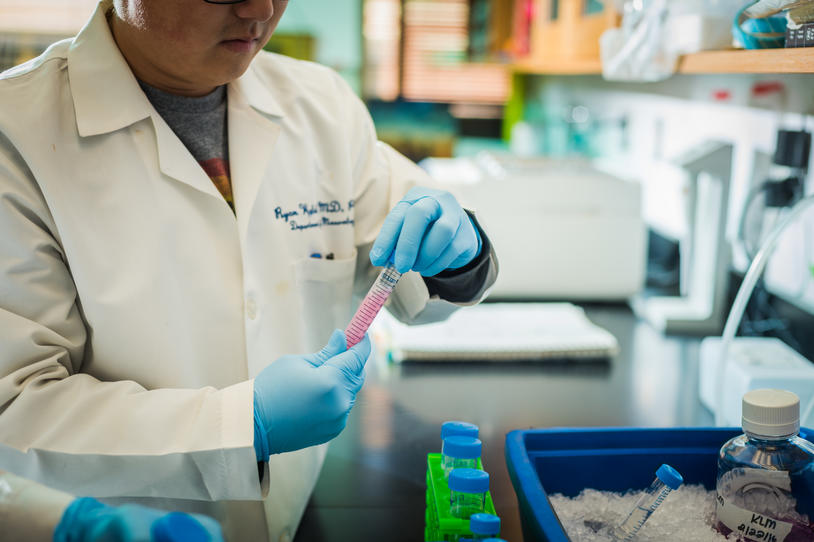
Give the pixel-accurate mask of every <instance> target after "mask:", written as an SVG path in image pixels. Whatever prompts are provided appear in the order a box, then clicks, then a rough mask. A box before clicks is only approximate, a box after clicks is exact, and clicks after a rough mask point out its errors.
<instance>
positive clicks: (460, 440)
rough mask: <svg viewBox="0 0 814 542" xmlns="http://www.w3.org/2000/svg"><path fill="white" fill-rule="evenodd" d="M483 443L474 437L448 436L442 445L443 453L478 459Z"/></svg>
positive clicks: (450, 455)
mask: <svg viewBox="0 0 814 542" xmlns="http://www.w3.org/2000/svg"><path fill="white" fill-rule="evenodd" d="M482 447H483V445H482V444H481V441H480V440H479V439H476V438H473V437H447V438H445V439H444V443H443V445H442V446H441V453H443V454H444V455H446V456H449V457H454V458H455V459H477V458H479V457H480V453H481V449H482Z"/></svg>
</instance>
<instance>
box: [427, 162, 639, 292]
mask: <svg viewBox="0 0 814 542" xmlns="http://www.w3.org/2000/svg"><path fill="white" fill-rule="evenodd" d="M422 165H423V166H424V167H425V168H426V169H427V171H428V172H429V173H430V175H431V176H432V177H433V179H434V180H436V181H438V182H439V183H440V184H441V185H442V186H443V187H444V188H446V189H448V190H451V191H453V192H456V193H457V194H459V195H460V199H461V201H462V202H464V204H466V205H469V206H470V207H471V208H473V209H475V210H476V212H477V214H478V217H479V220H481V221H482V223H483V224H484V227H486V228H487V230H488V231H489V237H490V238H491V239H492V241H493V242H494V243H495V246H496V247H500V251H499V258H500V274H499V276H498V280H497V283H495V285H494V287H493V288H492V293H491V296H492V297H493V298H500V299H521V300H522V299H572V300H594V301H596V300H605V301H607V300H625V299H627V298H629V297H630V296H632V295H634V294H636V293H637V292H639V291H640V290H641V288H642V286H643V284H644V268H645V248H646V247H645V238H646V236H645V226H644V222H643V219H642V214H641V187H640V185H639V184H638V183H635V182H629V181H625V180H622V179H620V178H617V177H615V176H612V175H609V174H607V173H603V172H601V171H599V170H597V169H596V168H594V167H592V166H591V165H590V164H589V163H588V162H585V161H580V160H576V159H572V160H557V159H546V158H522V157H515V156H511V155H505V154H504V155H500V154H488V153H483V154H480V155H478V156H477V157H475V158H456V159H452V160H443V159H436V158H433V159H427V160H425V161H424V162H422Z"/></svg>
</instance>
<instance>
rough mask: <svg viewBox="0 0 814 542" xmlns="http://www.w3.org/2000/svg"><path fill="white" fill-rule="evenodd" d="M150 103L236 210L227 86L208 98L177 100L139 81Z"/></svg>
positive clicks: (173, 96) (183, 97) (180, 98)
mask: <svg viewBox="0 0 814 542" xmlns="http://www.w3.org/2000/svg"><path fill="white" fill-rule="evenodd" d="M139 84H140V85H141V88H142V89H143V90H144V94H146V95H147V99H148V100H150V103H152V104H153V107H155V110H156V111H158V114H159V115H161V117H162V118H163V119H164V120H165V121H166V123H167V124H168V125H169V127H170V128H172V131H173V132H175V135H177V136H178V139H180V140H181V142H182V143H183V144H184V145H185V146H186V148H187V149H189V152H190V153H192V156H194V157H195V160H197V161H198V163H199V164H201V167H202V168H203V170H204V171H205V172H206V174H207V175H209V178H210V179H212V182H213V183H215V186H216V187H217V189H218V191H219V192H220V193H221V194H222V195H223V198H224V199H225V200H226V203H228V204H229V206H230V207H232V209H233V210H234V202H233V199H232V181H231V177H230V176H229V139H228V137H227V134H226V86H225V85H221V86H219V87H218V88H216V89H215V90H213V91H212V92H210V93H209V94H207V95H206V96H198V97H190V96H177V95H175V94H170V93H168V92H164V91H163V90H158V89H157V88H155V87H151V86H150V85H148V84H146V83H144V82H141V81H139Z"/></svg>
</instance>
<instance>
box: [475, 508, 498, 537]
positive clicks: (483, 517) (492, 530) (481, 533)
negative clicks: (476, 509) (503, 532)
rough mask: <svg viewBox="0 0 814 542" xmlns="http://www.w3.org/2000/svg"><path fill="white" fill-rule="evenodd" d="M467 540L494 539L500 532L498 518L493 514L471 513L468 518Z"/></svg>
mask: <svg viewBox="0 0 814 542" xmlns="http://www.w3.org/2000/svg"><path fill="white" fill-rule="evenodd" d="M469 530H470V531H472V535H471V536H469V537H468V539H469V540H486V539H488V540H494V538H493V537H496V536H497V535H499V534H500V518H499V517H497V516H496V515H494V514H485V513H479V514H472V516H471V517H470V518H469Z"/></svg>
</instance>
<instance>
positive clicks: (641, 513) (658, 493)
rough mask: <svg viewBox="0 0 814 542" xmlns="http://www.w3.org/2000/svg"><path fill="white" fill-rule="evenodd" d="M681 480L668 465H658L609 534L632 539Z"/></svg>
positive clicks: (620, 538)
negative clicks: (624, 517)
mask: <svg viewBox="0 0 814 542" xmlns="http://www.w3.org/2000/svg"><path fill="white" fill-rule="evenodd" d="M683 482H684V478H682V477H681V475H680V474H679V473H678V471H677V470H675V469H674V468H673V467H671V466H670V465H662V466H661V467H659V468H658V470H657V471H656V479H655V480H653V483H652V484H650V487H648V488H647V489H646V490H645V491H644V493H643V494H642V496H641V497H639V500H638V501H637V502H636V506H635V507H633V510H632V511H631V512H630V514H629V515H628V517H627V518H626V519H625V520H624V521H623V522H622V523H620V524H619V525H618V526H617V527H615V528H614V529H612V530H611V536H613V537H614V538H615V539H616V540H631V539H633V537H634V536H636V533H638V532H639V529H641V528H642V525H644V523H645V522H646V521H647V520H648V518H650V516H651V515H653V512H655V511H656V508H658V507H659V506H660V505H661V503H662V502H664V499H665V498H667V495H669V494H670V492H671V491H672V490H674V489H678V488H679V486H680V485H681V484H682V483H683Z"/></svg>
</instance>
